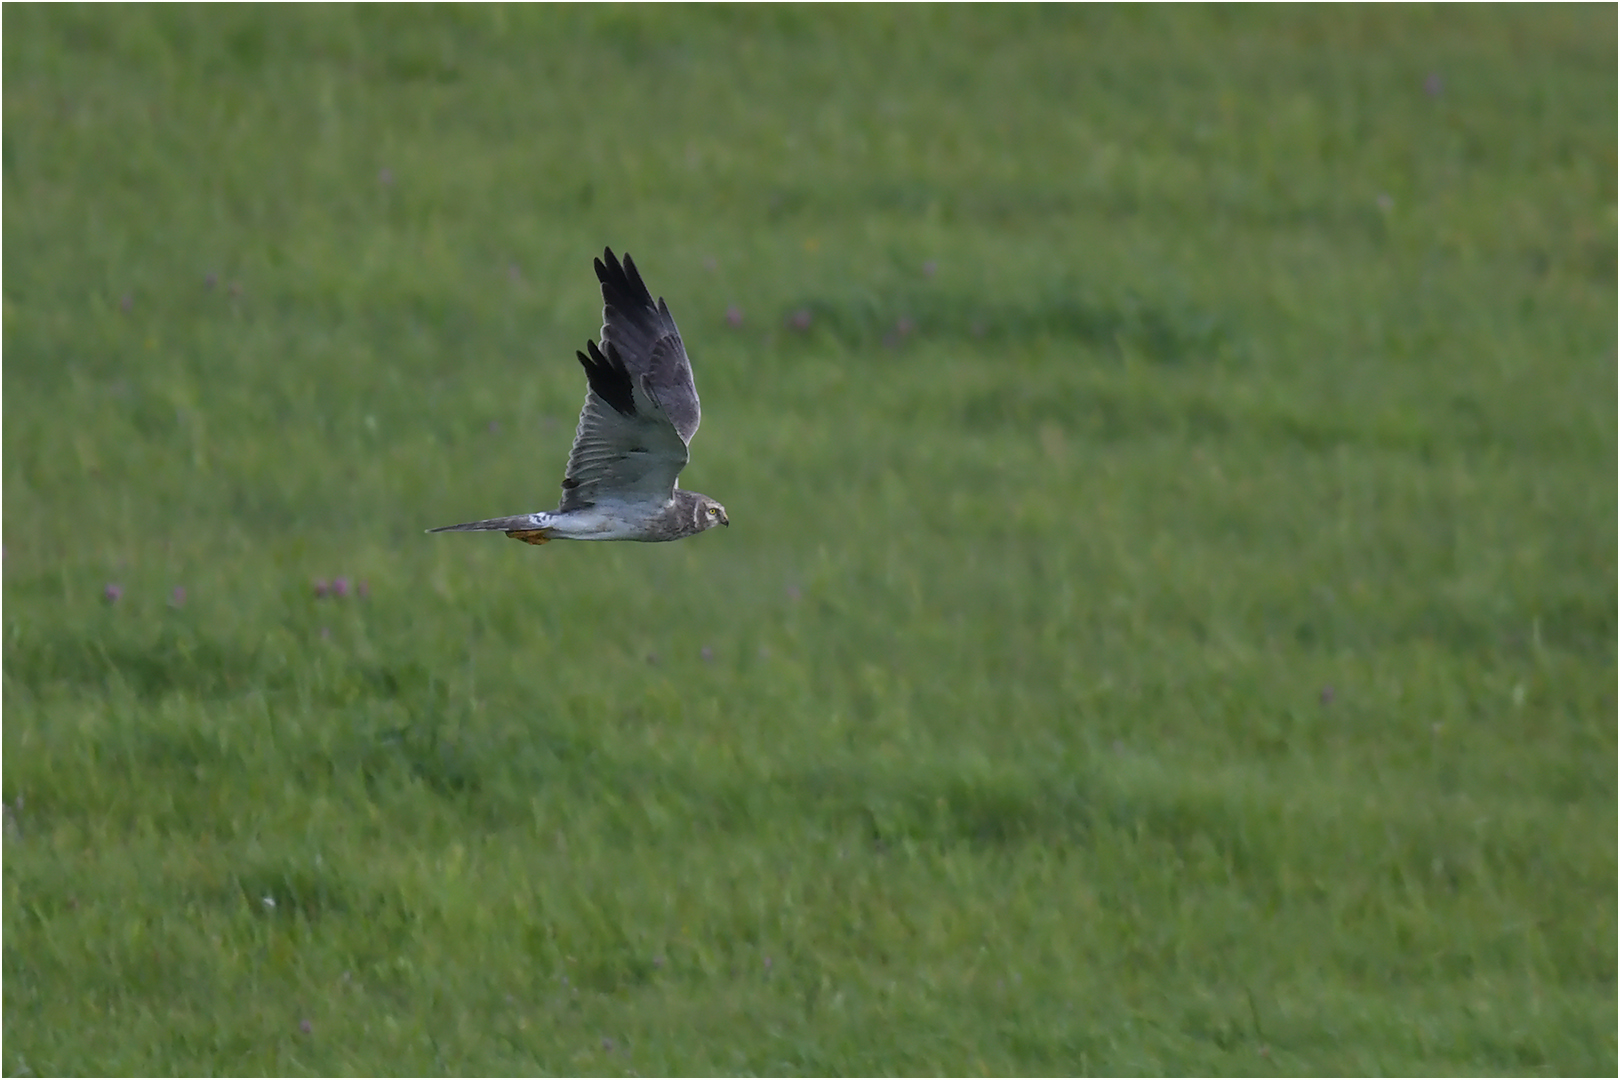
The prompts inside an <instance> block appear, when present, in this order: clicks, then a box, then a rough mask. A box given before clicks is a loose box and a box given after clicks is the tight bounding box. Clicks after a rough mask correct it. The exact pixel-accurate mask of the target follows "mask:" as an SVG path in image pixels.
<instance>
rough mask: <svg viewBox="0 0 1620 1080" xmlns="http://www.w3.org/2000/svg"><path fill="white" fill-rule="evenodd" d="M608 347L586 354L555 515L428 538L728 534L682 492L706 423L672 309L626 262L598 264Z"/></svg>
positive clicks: (498, 521) (710, 511)
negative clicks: (580, 404)
mask: <svg viewBox="0 0 1620 1080" xmlns="http://www.w3.org/2000/svg"><path fill="white" fill-rule="evenodd" d="M596 277H597V279H598V280H599V281H601V283H602V335H601V336H602V344H601V346H600V347H598V346H597V344H596V342H594V341H587V342H586V343H585V351H584V352H582V353H578V354H577V355H578V356H579V362H580V364H581V366H583V367H584V368H585V380H586V382H587V383H588V384H589V387H590V388H589V389H588V390H587V391H586V393H585V407H584V408H582V409H580V411H579V427H578V428H577V429H576V430H575V432H574V448H573V449H572V450H570V451H569V453H568V469H567V472H566V473H565V474H564V476H563V482H562V489H563V493H562V501H561V502H559V503H558V504H557V509H555V510H539V511H536V512H535V513H532V514H519V515H517V516H516V517H498V518H488V519H486V520H484V521H469V522H467V523H465V524H462V525H444V526H441V527H440V528H437V529H429V530H428V532H486V531H489V532H504V533H505V534H506V535H507V536H510V537H512V538H513V539H514V540H522V541H524V542H526V543H530V544H544V543H545V542H546V541H548V540H645V541H656V540H679V539H681V538H682V537H683V536H692V535H694V534H696V533H700V532H703V531H704V530H705V529H712V528H714V527H715V526H716V525H730V524H731V519H730V518H728V517H726V508H725V507H723V506H721V505H720V504H719V503H717V502H715V501H714V500H713V499H711V498H709V497H708V496H707V495H699V494H698V493H697V492H695V491H682V490H681V489H680V488H679V487H678V486H677V485H676V477H678V476H679V475H680V472H681V470H682V469H683V468H685V467H686V462H687V459H688V457H689V452H688V450H687V447H688V445H689V444H690V443H691V441H692V436H693V435H695V434H697V429H698V421H699V419H701V415H700V410H699V408H698V395H697V387H696V386H695V385H693V383H692V364H691V362H690V361H688V360H687V358H686V347H685V346H683V345H682V344H681V333H680V331H679V330H677V329H676V328H675V319H674V317H673V316H671V315H670V313H669V307H668V306H667V305H666V304H665V303H664V301H663V299H662V298H660V299H659V300H658V301H657V302H656V303H654V302H653V298H652V294H651V293H650V292H648V291H647V286H646V285H645V284H644V283H643V282H642V280H641V274H640V273H639V272H638V271H637V270H636V264H635V263H634V262H632V261H631V260H630V256H629V254H628V253H626V255H625V257H624V262H623V263H622V264H621V263H620V262H619V260H618V259H617V258H615V257H614V254H613V249H612V248H607V249H605V250H604V251H603V252H602V258H600V259H597V260H596Z"/></svg>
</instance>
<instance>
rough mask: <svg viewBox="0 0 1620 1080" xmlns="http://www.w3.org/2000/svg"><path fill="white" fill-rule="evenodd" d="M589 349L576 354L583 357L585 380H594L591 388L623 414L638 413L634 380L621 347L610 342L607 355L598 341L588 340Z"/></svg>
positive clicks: (586, 347)
mask: <svg viewBox="0 0 1620 1080" xmlns="http://www.w3.org/2000/svg"><path fill="white" fill-rule="evenodd" d="M585 349H586V352H582V353H575V354H574V355H575V356H578V357H579V365H580V367H583V368H584V369H585V380H586V382H588V383H590V386H591V391H592V392H593V393H595V394H596V396H597V397H599V398H601V399H602V400H603V401H605V402H607V403H608V407H609V408H611V409H612V410H613V411H614V412H616V413H618V414H619V415H620V416H634V415H636V395H635V389H634V384H633V383H632V382H631V381H630V369H629V368H627V367H625V366H624V359H623V358H622V357H620V356H619V350H618V349H616V348H614V347H613V343H612V342H609V343H608V347H607V354H606V355H605V356H604V355H603V353H602V350H601V349H599V348H597V347H596V342H594V341H587V342H586V343H585ZM586 353H589V355H586Z"/></svg>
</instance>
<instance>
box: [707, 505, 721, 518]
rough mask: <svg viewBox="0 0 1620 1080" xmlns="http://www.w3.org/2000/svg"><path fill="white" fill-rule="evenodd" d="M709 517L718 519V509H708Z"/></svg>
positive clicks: (712, 507)
mask: <svg viewBox="0 0 1620 1080" xmlns="http://www.w3.org/2000/svg"><path fill="white" fill-rule="evenodd" d="M709 516H710V517H719V516H720V510H719V508H718V507H714V506H711V507H709Z"/></svg>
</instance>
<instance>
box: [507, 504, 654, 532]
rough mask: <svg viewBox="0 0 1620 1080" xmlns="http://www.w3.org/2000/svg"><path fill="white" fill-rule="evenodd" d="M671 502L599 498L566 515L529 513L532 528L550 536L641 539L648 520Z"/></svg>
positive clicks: (547, 511)
mask: <svg viewBox="0 0 1620 1080" xmlns="http://www.w3.org/2000/svg"><path fill="white" fill-rule="evenodd" d="M673 501H674V500H668V501H664V502H654V501H652V500H650V499H649V500H643V501H638V502H626V501H622V500H618V499H601V500H598V501H597V503H596V505H595V506H587V507H585V508H583V509H580V510H570V511H569V512H568V513H566V514H558V513H554V512H552V511H549V510H541V511H539V512H538V513H534V514H531V515H529V516H530V518H532V519H533V521H534V527H535V528H536V529H545V530H546V531H547V532H549V533H551V535H552V536H554V537H564V538H567V539H569V540H641V539H643V538H645V537H646V535H647V528H648V526H649V524H651V522H652V520H653V519H654V518H656V517H657V516H658V515H659V514H662V513H663V512H664V511H665V510H666V509H668V507H669V506H670V504H671V503H672V502H673Z"/></svg>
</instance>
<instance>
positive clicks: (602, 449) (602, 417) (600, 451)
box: [557, 324, 696, 511]
mask: <svg viewBox="0 0 1620 1080" xmlns="http://www.w3.org/2000/svg"><path fill="white" fill-rule="evenodd" d="M672 325H673V324H672ZM675 345H676V348H677V349H679V347H680V339H679V338H677V339H676V342H675ZM585 348H586V351H585V352H582V353H579V354H578V355H579V362H580V364H581V365H582V366H583V367H584V368H585V378H586V380H587V381H588V382H589V383H590V390H589V391H588V392H587V393H586V395H585V407H584V408H582V409H581V410H580V411H579V427H578V428H577V429H575V431H574V448H573V449H572V450H571V451H569V454H568V472H567V474H566V475H565V476H564V478H563V483H562V486H563V495H562V502H561V503H560V504H559V505H558V507H557V509H558V510H559V511H568V510H577V509H580V508H582V507H587V506H592V505H594V504H595V503H596V502H597V500H598V499H602V498H614V499H617V500H619V501H625V502H639V501H643V500H645V501H649V502H658V503H663V502H665V501H667V500H668V499H669V498H670V497H671V495H672V494H673V493H674V491H675V478H676V477H677V476H679V475H680V472H681V469H683V468H685V466H686V459H687V452H686V440H685V439H683V438H682V437H681V435H680V432H679V431H677V430H676V428H675V425H674V424H673V423H672V422H671V421H670V418H669V416H668V414H667V413H666V412H665V411H664V409H663V407H662V405H661V404H660V399H659V397H658V396H657V395H656V394H655V393H654V392H653V388H652V380H651V378H650V377H649V376H648V375H647V374H646V373H641V374H639V375H637V374H635V373H633V372H632V371H631V369H630V367H629V365H628V364H626V363H625V361H624V356H623V354H622V353H621V352H620V351H619V347H618V346H617V345H615V344H614V343H613V342H612V341H608V342H607V343H606V344H605V346H604V347H603V348H600V349H599V348H597V347H596V343H595V342H594V341H593V342H587V343H586V346H585ZM683 362H684V354H683ZM693 402H694V406H695V404H696V399H695V398H694V399H693Z"/></svg>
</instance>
